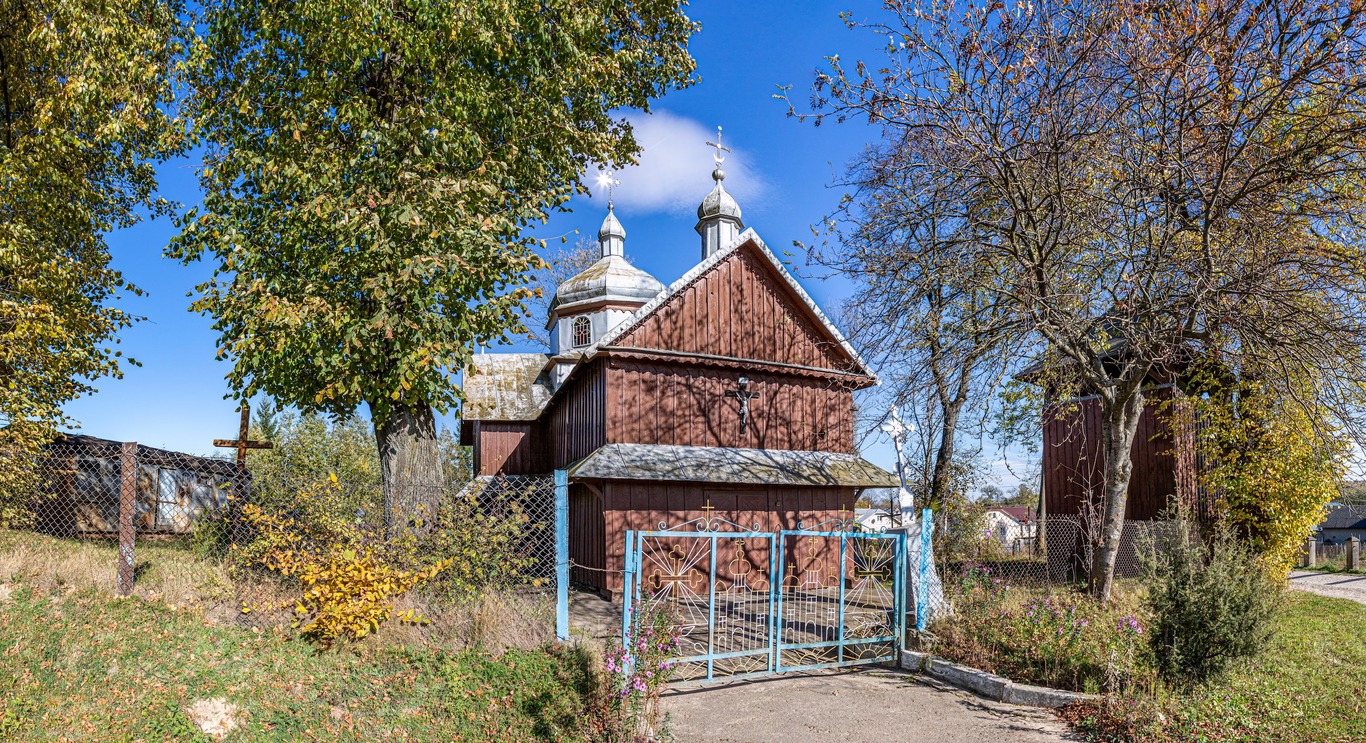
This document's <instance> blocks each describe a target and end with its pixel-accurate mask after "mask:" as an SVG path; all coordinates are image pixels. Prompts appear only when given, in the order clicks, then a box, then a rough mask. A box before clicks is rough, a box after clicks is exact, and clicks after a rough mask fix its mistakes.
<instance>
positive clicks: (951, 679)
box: [901, 650, 1103, 709]
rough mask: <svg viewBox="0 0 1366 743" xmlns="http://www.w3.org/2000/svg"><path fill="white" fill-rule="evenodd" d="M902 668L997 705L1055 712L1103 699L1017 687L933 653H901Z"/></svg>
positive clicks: (1006, 679)
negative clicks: (926, 674) (1068, 706)
mask: <svg viewBox="0 0 1366 743" xmlns="http://www.w3.org/2000/svg"><path fill="white" fill-rule="evenodd" d="M901 668H902V670H905V671H913V672H916V673H928V674H929V675H931V676H933V677H935V678H937V679H939V680H940V681H944V682H945V683H949V684H953V685H954V686H957V687H958V688H960V689H967V690H968V691H971V692H974V693H976V694H979V695H981V696H984V697H986V698H987V699H990V700H992V701H995V702H1006V703H1008V704H1019V705H1024V706H1026V707H1048V708H1050V709H1052V708H1056V707H1062V706H1065V705H1068V704H1072V703H1074V702H1084V701H1094V700H1098V699H1102V698H1103V697H1101V696H1100V695H1097V694H1082V693H1081V692H1076V691H1063V690H1062V689H1049V688H1046V687H1043V686H1031V685H1030V684H1017V683H1015V682H1014V681H1011V680H1010V679H1008V678H1004V677H1002V676H997V675H995V674H992V673H987V672H986V671H979V670H977V669H976V668H969V667H968V666H960V665H958V664H957V663H950V662H948V661H946V660H944V659H943V658H936V657H934V656H932V655H930V654H929V653H917V652H914V651H911V650H903V651H901Z"/></svg>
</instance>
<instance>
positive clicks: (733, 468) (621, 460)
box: [569, 444, 898, 488]
mask: <svg viewBox="0 0 1366 743" xmlns="http://www.w3.org/2000/svg"><path fill="white" fill-rule="evenodd" d="M569 477H570V478H572V479H582V480H663V481H676V482H715V483H726V484H736V485H795V486H817V487H851V488H880V487H892V486H895V485H897V483H898V481H897V479H896V476H895V475H893V474H892V473H890V472H888V471H886V470H884V469H882V468H881V467H878V466H877V465H875V464H873V463H872V462H869V461H868V460H866V459H863V458H862V457H860V456H858V455H856V454H845V453H840V452H829V451H793V450H785V449H737V448H725V447H709V446H672V445H663V444H606V445H604V446H602V447H600V448H599V449H598V450H597V451H595V452H593V453H592V454H589V455H588V456H587V457H584V458H583V459H581V460H579V461H578V462H575V463H574V464H572V465H570V467H569Z"/></svg>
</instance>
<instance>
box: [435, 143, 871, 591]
mask: <svg viewBox="0 0 1366 743" xmlns="http://www.w3.org/2000/svg"><path fill="white" fill-rule="evenodd" d="M719 151H720V150H719V149H718V154H719ZM720 165H721V160H720V158H719V157H718V158H717V167H716V169H715V171H713V173H712V178H713V179H714V181H715V186H714V187H713V189H712V191H711V192H710V193H709V194H708V195H707V196H706V198H705V199H704V200H703V201H702V204H701V206H700V207H699V208H698V210H697V216H698V221H697V225H696V230H697V232H698V234H699V235H700V236H701V261H700V262H699V263H698V264H697V266H696V267H694V268H693V269H692V270H690V271H688V272H687V273H686V274H684V275H683V276H682V277H681V278H679V279H678V280H677V281H675V282H673V283H672V284H671V285H669V286H667V287H665V286H664V285H663V284H661V283H660V282H659V281H657V280H656V279H655V278H654V277H652V276H650V275H649V274H647V273H645V272H644V271H641V270H640V269H638V268H636V267H634V266H632V265H631V264H630V263H629V262H628V261H627V260H626V258H625V254H624V248H625V240H626V231H625V229H623V228H622V225H621V223H620V222H619V221H618V220H617V218H616V216H615V214H614V213H613V211H612V205H611V204H610V202H609V204H608V211H607V217H606V219H604V221H603V223H602V228H601V229H600V230H599V232H598V243H599V246H600V249H601V253H602V257H601V258H600V259H599V260H598V261H597V262H596V263H594V264H593V265H592V266H590V267H589V268H588V269H587V270H585V271H584V272H583V273H581V274H579V275H577V276H575V277H573V278H571V279H569V280H568V281H565V282H564V283H563V284H562V285H560V286H559V287H558V289H557V290H556V292H555V296H554V299H553V300H552V302H551V306H550V316H549V318H548V321H547V325H546V329H547V330H549V331H550V341H551V350H552V352H551V353H550V354H539V353H531V354H525V353H514V354H481V355H478V356H476V357H475V359H474V362H473V364H472V365H471V366H470V368H469V369H467V370H466V373H465V394H466V402H465V405H464V408H463V416H462V418H463V421H462V427H461V438H462V443H464V444H466V445H470V446H472V447H473V453H474V467H475V471H476V473H477V474H479V475H485V476H488V475H497V474H533V473H544V472H548V471H550V470H552V469H565V470H567V471H568V473H569V478H570V524H569V528H570V557H571V558H572V559H573V561H574V563H575V565H576V566H583V567H576V568H575V569H574V573H573V579H574V580H575V581H576V582H579V583H581V584H585V585H588V586H591V587H594V588H596V589H598V590H599V591H601V592H604V593H608V594H612V595H615V594H617V593H619V592H620V591H621V585H622V578H621V574H620V572H616V571H620V570H621V568H622V564H623V559H622V556H623V552H624V540H625V533H626V531H627V530H628V529H638V530H651V529H659V528H660V527H661V525H663V526H675V525H679V524H682V523H684V522H687V521H689V520H690V519H695V518H699V517H704V516H716V517H721V518H725V519H728V520H730V521H733V522H736V523H739V524H743V525H745V526H746V527H754V526H757V527H758V529H760V530H764V531H769V530H779V529H795V528H798V524H799V523H800V524H802V525H805V526H806V527H807V528H810V527H811V526H812V525H815V524H818V523H822V522H826V521H828V520H830V519H835V518H848V517H852V515H853V513H852V512H853V508H854V503H855V501H856V500H857V498H858V496H859V493H860V492H861V491H862V490H863V489H865V488H881V487H893V486H896V485H897V484H898V483H897V479H896V477H895V476H894V475H892V474H891V473H889V472H887V471H885V470H883V469H881V468H879V467H877V466H875V465H873V464H871V463H869V462H868V461H866V460H864V459H862V458H860V457H859V456H858V453H857V451H856V449H855V444H854V413H855V409H854V398H853V395H854V391H855V390H859V389H863V388H866V387H869V386H871V385H874V384H877V378H876V376H875V375H874V374H873V372H872V371H871V370H870V369H869V367H868V365H867V364H866V363H865V362H864V361H863V359H862V358H860V357H859V354H858V352H857V351H855V350H854V348H853V347H852V346H851V345H850V344H849V342H848V341H847V340H846V339H845V338H844V336H843V335H841V334H840V331H839V330H838V329H837V328H836V327H835V326H834V325H833V324H832V323H831V322H830V320H829V319H828V318H827V317H826V316H825V314H824V313H822V312H821V310H820V308H819V307H817V306H816V303H815V302H814V301H812V299H811V297H810V296H808V295H807V293H806V292H805V291H803V290H802V287H801V286H800V285H799V284H798V283H797V281H796V280H795V279H794V278H793V277H792V275H791V274H789V273H788V272H787V270H786V269H784V268H783V265H782V263H781V262H780V261H779V260H778V259H777V257H775V256H774V255H773V253H772V252H771V251H770V250H769V249H768V248H767V247H766V246H765V245H764V242H763V240H761V239H759V236H758V235H757V234H755V232H754V231H753V230H752V229H745V226H744V223H743V222H742V221H741V215H740V207H739V205H738V204H737V203H736V201H735V199H734V198H733V197H732V196H731V195H730V194H729V193H727V192H726V189H725V187H724V186H723V185H722V181H723V180H724V179H725V172H724V171H723V170H722V169H721V167H720Z"/></svg>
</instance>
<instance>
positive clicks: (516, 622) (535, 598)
mask: <svg viewBox="0 0 1366 743" xmlns="http://www.w3.org/2000/svg"><path fill="white" fill-rule="evenodd" d="M395 606H396V608H397V610H398V611H402V610H404V609H415V610H417V612H418V613H419V614H421V615H422V616H423V617H424V618H425V620H426V622H425V623H424V624H421V625H408V624H401V623H398V622H391V623H389V624H387V625H385V626H384V628H382V629H381V631H380V635H379V636H380V639H381V641H382V642H384V643H386V644H387V643H394V644H412V643H428V644H433V645H440V646H443V647H479V648H482V649H484V650H486V651H489V652H493V653H494V654H502V653H503V652H504V651H506V650H508V649H509V648H522V649H530V648H537V647H541V646H542V645H545V644H546V643H548V642H551V641H553V640H554V639H555V631H554V628H555V597H554V595H553V594H550V593H547V592H545V591H536V592H520V591H496V590H494V591H488V592H485V593H484V594H482V595H480V596H478V597H474V598H471V599H469V600H466V601H461V602H457V603H454V604H449V603H446V602H440V601H435V600H433V599H431V598H430V597H427V596H423V595H420V594H409V595H407V596H404V597H402V598H401V599H399V600H398V601H397V602H396V604H395Z"/></svg>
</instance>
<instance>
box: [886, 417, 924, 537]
mask: <svg viewBox="0 0 1366 743" xmlns="http://www.w3.org/2000/svg"><path fill="white" fill-rule="evenodd" d="M878 428H879V429H881V430H882V432H883V433H885V434H887V435H888V436H889V437H891V439H892V447H893V448H894V449H896V476H897V479H898V480H900V481H901V487H900V488H898V489H897V494H896V498H895V501H896V502H895V503H894V504H893V509H894V510H895V511H896V520H897V522H898V523H900V521H901V515H902V514H904V513H905V512H906V511H907V510H912V509H914V508H915V496H913V495H911V489H910V487H909V486H908V485H907V484H906V458H905V456H904V455H903V453H902V445H903V444H904V442H905V440H906V435H907V434H909V433H911V431H913V430H915V427H914V426H908V425H906V424H905V423H904V422H903V421H902V420H901V411H900V410H899V409H897V407H896V406H895V405H893V406H892V411H891V412H890V413H888V414H887V419H886V420H885V421H883V422H882V425H881V426H879V427H878Z"/></svg>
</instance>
